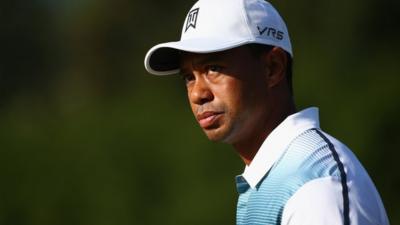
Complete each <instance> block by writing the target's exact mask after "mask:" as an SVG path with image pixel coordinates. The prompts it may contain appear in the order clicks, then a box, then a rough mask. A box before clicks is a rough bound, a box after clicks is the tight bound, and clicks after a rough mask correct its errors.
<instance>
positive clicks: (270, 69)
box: [145, 0, 389, 225]
mask: <svg viewBox="0 0 400 225" xmlns="http://www.w3.org/2000/svg"><path fill="white" fill-rule="evenodd" d="M293 57H294V56H293V52H292V47H291V42H290V38H289V33H288V30H287V27H286V25H285V22H284V21H283V19H282V18H281V16H280V15H279V13H278V12H277V11H276V9H275V8H274V7H273V6H272V5H271V4H270V3H268V2H265V1H263V0H200V1H198V2H197V3H195V4H194V6H193V7H192V8H191V9H190V10H189V12H188V14H187V16H186V19H185V21H184V25H183V28H182V35H181V39H180V41H177V42H168V43H163V44H159V45H156V46H154V47H153V48H151V49H150V50H149V51H148V53H147V55H146V57H145V67H146V69H147V71H148V72H149V73H152V74H155V75H169V74H176V73H180V74H181V75H182V76H183V78H184V80H185V83H186V88H187V94H188V98H189V102H190V106H191V108H192V111H193V114H194V116H195V118H196V120H197V121H198V124H199V125H200V127H201V128H202V130H203V131H204V132H205V134H206V135H207V137H208V138H209V139H210V140H212V141H220V142H225V143H228V144H230V145H232V146H233V147H234V149H235V150H236V152H237V153H238V154H239V156H240V157H241V158H242V160H243V162H244V164H245V169H244V172H243V174H241V175H239V176H237V177H236V186H237V190H238V193H239V199H238V203H237V218H236V219H237V224H238V225H278V224H282V225H338V224H344V225H388V224H389V222H388V218H387V215H386V212H385V209H384V206H383V204H382V201H381V198H380V196H379V193H378V192H377V190H376V188H375V186H374V184H373V182H372V181H371V179H370V177H369V175H368V174H367V172H366V171H365V169H364V168H363V166H362V165H361V164H360V162H359V161H358V160H357V158H356V157H355V156H354V154H353V153H352V152H351V150H350V149H348V148H347V147H346V146H345V145H344V144H342V143H341V142H340V141H338V140H336V139H335V138H333V137H332V136H330V135H329V134H327V133H325V132H324V131H323V130H322V129H321V128H320V125H319V119H318V114H319V113H318V108H316V107H310V108H306V109H303V110H297V109H296V107H295V102H294V100H293V90H292V59H293ZM310 94H323V93H310Z"/></svg>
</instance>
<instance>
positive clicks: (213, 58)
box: [192, 54, 222, 66]
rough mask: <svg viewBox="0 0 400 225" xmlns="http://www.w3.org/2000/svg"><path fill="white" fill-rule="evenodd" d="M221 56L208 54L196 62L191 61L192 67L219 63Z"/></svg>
mask: <svg viewBox="0 0 400 225" xmlns="http://www.w3.org/2000/svg"><path fill="white" fill-rule="evenodd" d="M221 59H222V56H221V54H210V55H207V56H204V57H202V58H200V59H198V60H193V61H192V65H193V66H196V65H204V64H209V63H212V62H218V61H221Z"/></svg>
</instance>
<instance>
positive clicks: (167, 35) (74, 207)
mask: <svg viewBox="0 0 400 225" xmlns="http://www.w3.org/2000/svg"><path fill="white" fill-rule="evenodd" d="M271 2H272V3H273V4H274V5H275V6H276V7H277V8H278V10H279V11H280V12H281V14H282V16H283V17H284V18H285V20H286V22H287V24H288V27H289V31H290V34H291V39H292V43H293V47H294V54H295V58H294V61H295V65H294V86H295V98H296V102H297V106H298V108H299V109H303V108H305V107H308V106H312V105H315V106H318V107H320V112H321V124H322V127H323V129H324V130H325V131H327V132H329V133H331V134H332V135H334V136H336V137H337V138H339V139H340V140H342V141H343V142H345V143H346V144H347V145H348V146H349V147H350V148H351V149H353V151H354V152H355V153H356V154H357V156H358V157H359V159H360V161H361V162H362V163H363V164H364V166H365V167H366V169H367V171H368V172H369V173H370V175H371V177H372V178H373V180H374V182H375V184H376V186H377V188H378V190H379V191H380V193H381V196H382V199H383V201H384V204H385V206H386V209H387V212H388V214H389V219H390V221H391V224H400V214H399V212H400V211H399V209H400V194H399V191H398V187H399V186H400V175H399V173H398V172H399V169H398V167H397V166H396V165H397V164H398V160H397V159H398V158H397V157H399V156H400V153H399V150H400V149H399V146H400V132H399V127H400V122H399V119H398V118H397V116H399V115H400V101H399V100H398V98H399V97H398V96H399V94H400V89H399V87H398V85H399V82H400V77H399V75H400V74H399V71H400V70H399V69H398V66H399V59H400V54H399V51H400V44H399V43H398V42H399V40H400V30H399V28H400V1H395V0H380V1H378V0H362V1H361V0H352V1H344V0H341V1H317V0H306V1H289V0H279V1H278V0H273V1H271ZM193 3H194V2H193V1H183V0H175V1H134V0H113V1H111V0H96V1H94V0H68V1H67V0H57V1H52V0H30V1H24V0H13V1H1V3H0V4H1V5H0V18H1V19H0V26H1V27H0V28H1V30H0V39H1V50H0V52H1V53H0V57H1V58H0V59H1V60H0V152H1V154H0V179H1V183H0V224H5V225H63V224H65V225H71V224H74V225H80V224H82V225H111V224H113V225H128V224H138V225H147V224H171V225H177V224H179V225H180V224H185V225H186V224H191V225H193V224H194V225H195V224H202V225H203V224H234V223H235V207H236V197H237V194H236V189H235V183H234V176H235V175H237V174H240V173H241V171H242V170H243V164H242V162H241V160H240V159H239V157H238V156H237V155H236V153H235V152H234V150H233V149H232V148H231V147H230V146H228V145H224V144H217V143H212V142H209V141H208V140H207V138H206V137H205V135H204V134H203V133H202V132H201V130H200V129H199V128H198V126H197V125H196V123H195V120H194V118H193V116H192V114H191V112H190V110H189V107H188V104H187V99H186V94H185V87H184V84H183V81H181V80H180V78H178V77H176V76H173V77H162V78H160V77H154V76H150V75H148V74H147V73H146V71H145V70H144V67H143V58H144V55H145V53H146V51H147V50H148V49H149V48H150V47H152V46H153V45H155V44H157V43H160V42H164V41H169V40H177V39H178V38H179V36H180V30H181V25H182V23H183V20H184V18H185V16H186V13H187V11H188V10H189V9H190V7H191V5H192V4H193Z"/></svg>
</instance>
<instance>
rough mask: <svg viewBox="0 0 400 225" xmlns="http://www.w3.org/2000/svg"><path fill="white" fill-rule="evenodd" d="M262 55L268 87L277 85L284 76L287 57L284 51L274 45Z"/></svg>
mask: <svg viewBox="0 0 400 225" xmlns="http://www.w3.org/2000/svg"><path fill="white" fill-rule="evenodd" d="M262 57H263V58H262V60H263V61H264V65H265V67H264V69H265V76H266V79H267V82H268V87H269V88H272V87H275V86H277V85H279V84H280V82H281V81H284V80H285V77H286V66H287V62H288V59H287V55H286V53H285V51H284V50H283V49H281V48H279V47H274V48H272V49H271V50H270V51H269V52H268V53H265V54H264V55H263V56H262Z"/></svg>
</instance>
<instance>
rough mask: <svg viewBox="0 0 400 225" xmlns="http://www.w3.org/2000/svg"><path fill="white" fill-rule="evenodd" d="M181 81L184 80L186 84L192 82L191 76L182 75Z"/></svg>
mask: <svg viewBox="0 0 400 225" xmlns="http://www.w3.org/2000/svg"><path fill="white" fill-rule="evenodd" d="M182 80H184V81H185V82H186V83H188V82H190V81H192V80H194V76H193V74H184V75H182Z"/></svg>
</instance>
